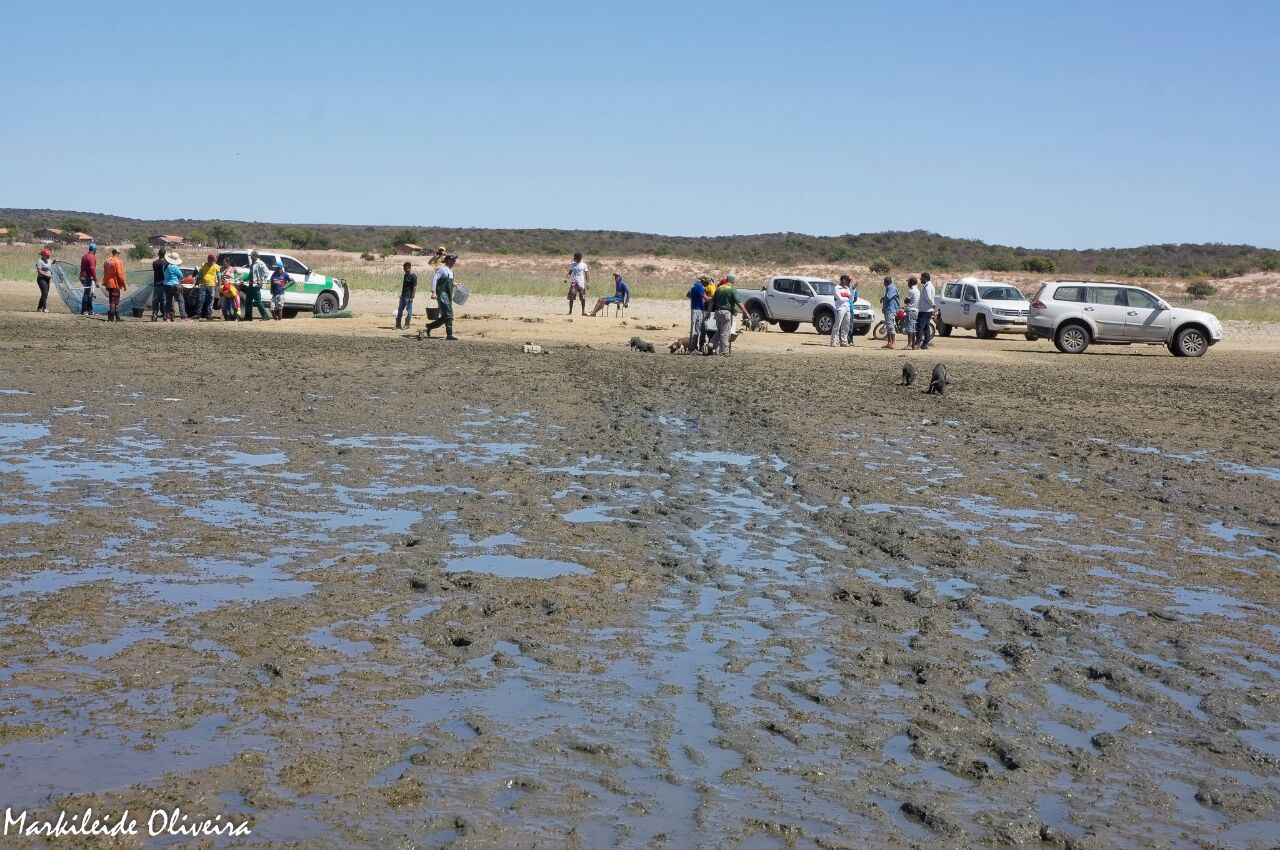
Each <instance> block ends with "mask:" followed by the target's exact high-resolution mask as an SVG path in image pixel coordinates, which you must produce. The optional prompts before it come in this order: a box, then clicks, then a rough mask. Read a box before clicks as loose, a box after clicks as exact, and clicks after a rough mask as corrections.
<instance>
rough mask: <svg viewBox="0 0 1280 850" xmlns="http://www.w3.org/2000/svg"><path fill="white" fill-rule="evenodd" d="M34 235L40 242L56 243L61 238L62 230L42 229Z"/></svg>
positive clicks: (54, 228)
mask: <svg viewBox="0 0 1280 850" xmlns="http://www.w3.org/2000/svg"><path fill="white" fill-rule="evenodd" d="M34 235H35V237H36V238H37V239H39V240H40V241H41V242H56V241H57V240H59V239H61V238H62V230H60V229H58V228H56V227H42V228H40V229H39V230H37V231H36V232H35V234H34Z"/></svg>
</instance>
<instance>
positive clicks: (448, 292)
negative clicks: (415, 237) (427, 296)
mask: <svg viewBox="0 0 1280 850" xmlns="http://www.w3.org/2000/svg"><path fill="white" fill-rule="evenodd" d="M457 262H458V255H457V254H448V255H446V256H445V258H444V265H442V266H440V268H438V269H436V274H435V277H433V278H432V279H431V299H432V300H433V301H435V302H436V303H437V304H439V305H440V318H438V319H436V320H435V321H434V322H429V323H428V324H427V326H426V327H425V328H424V329H423V330H424V331H425V333H426V335H427V336H428V337H430V336H431V331H432V330H434V329H435V328H438V327H440V326H441V325H444V332H445V337H444V338H445V339H448V340H455V339H457V337H456V336H454V335H453V266H454V264H455V263H457Z"/></svg>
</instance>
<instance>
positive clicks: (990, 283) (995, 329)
mask: <svg viewBox="0 0 1280 850" xmlns="http://www.w3.org/2000/svg"><path fill="white" fill-rule="evenodd" d="M1030 310H1031V304H1030V303H1028V301H1027V297H1026V296H1025V295H1023V294H1022V293H1021V292H1019V291H1018V288H1017V287H1016V286H1013V285H1011V284H1008V283H1000V282H999V281H995V280H983V279H982V278H977V277H962V278H960V279H959V280H956V281H952V282H951V283H948V284H947V285H946V286H944V287H942V293H941V294H940V295H939V296H938V333H939V334H941V335H942V336H951V329H952V328H965V329H966V330H972V331H973V332H974V333H975V334H977V335H978V339H995V336H996V334H998V333H1007V332H1013V333H1020V334H1024V335H1025V334H1026V333H1027V314H1028V313H1029V312H1030Z"/></svg>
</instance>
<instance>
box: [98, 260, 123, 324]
mask: <svg viewBox="0 0 1280 850" xmlns="http://www.w3.org/2000/svg"><path fill="white" fill-rule="evenodd" d="M102 287H103V289H105V290H107V321H108V322H118V321H120V293H121V292H124V291H125V290H126V289H128V288H129V285H128V284H127V283H125V282H124V263H122V262H120V249H119V248H112V249H111V256H110V257H108V258H107V262H106V264H105V265H104V266H103V267H102Z"/></svg>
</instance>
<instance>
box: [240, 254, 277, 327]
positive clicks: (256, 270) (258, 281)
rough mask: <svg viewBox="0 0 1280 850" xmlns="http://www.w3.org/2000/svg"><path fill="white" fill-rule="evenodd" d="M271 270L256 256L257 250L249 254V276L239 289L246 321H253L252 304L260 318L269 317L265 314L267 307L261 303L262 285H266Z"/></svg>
mask: <svg viewBox="0 0 1280 850" xmlns="http://www.w3.org/2000/svg"><path fill="white" fill-rule="evenodd" d="M270 276H271V272H270V271H269V270H268V269H267V264H266V263H264V262H262V260H261V259H259V257H258V252H257V251H254V252H252V253H250V254H249V277H248V279H247V280H245V284H244V286H243V287H241V289H240V300H241V301H243V302H244V320H243V321H246V322H252V321H253V308H254V305H257V307H258V313H259V315H261V316H262V318H264V319H267V318H270V317H269V316H268V315H267V308H266V307H264V306H263V305H262V287H263V286H264V285H266V283H267V280H268V278H270Z"/></svg>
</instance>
